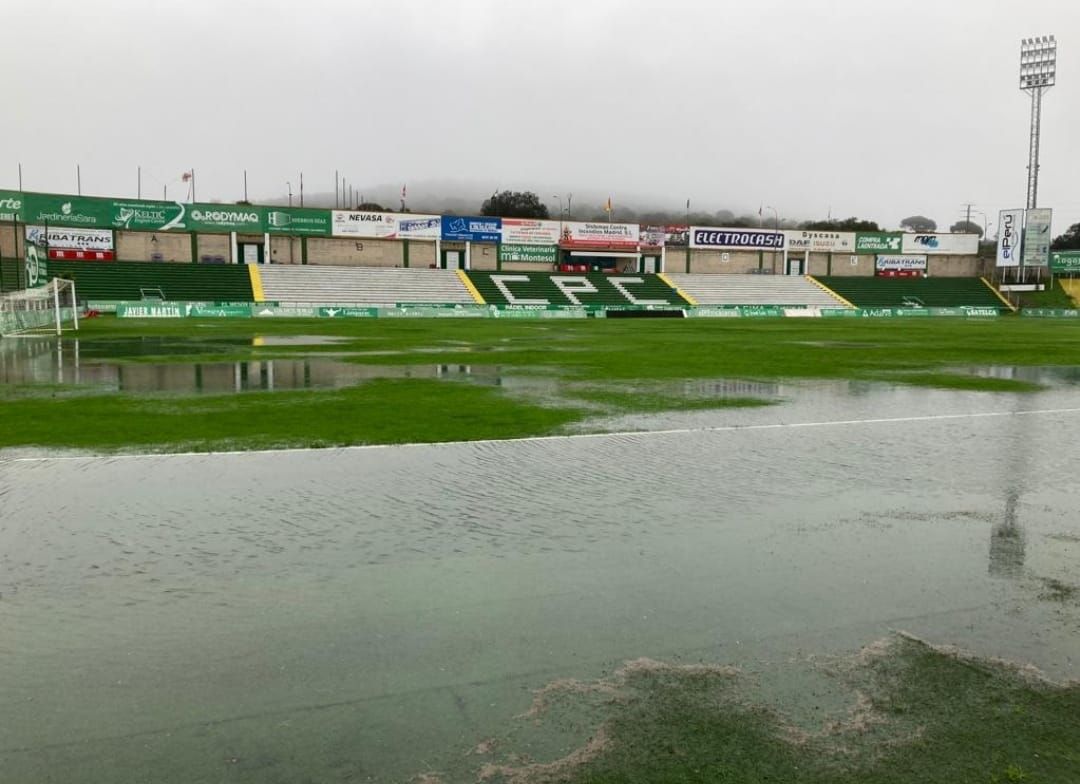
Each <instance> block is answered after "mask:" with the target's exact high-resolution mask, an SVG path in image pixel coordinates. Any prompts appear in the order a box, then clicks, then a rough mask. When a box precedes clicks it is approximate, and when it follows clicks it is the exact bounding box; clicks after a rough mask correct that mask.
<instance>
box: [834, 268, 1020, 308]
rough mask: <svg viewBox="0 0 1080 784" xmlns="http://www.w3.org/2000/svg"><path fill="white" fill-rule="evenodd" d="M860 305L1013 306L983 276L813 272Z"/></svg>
mask: <svg viewBox="0 0 1080 784" xmlns="http://www.w3.org/2000/svg"><path fill="white" fill-rule="evenodd" d="M814 279H815V280H817V281H818V282H819V283H821V284H822V285H823V286H825V287H827V288H828V289H830V290H831V291H833V292H835V293H837V294H839V295H840V296H841V297H843V298H844V299H846V300H847V301H848V302H850V303H851V304H853V305H855V306H856V307H859V308H905V307H912V308H921V307H927V308H938V307H979V308H1009V307H1010V306H1009V305H1008V304H1007V303H1006V302H1005V301H1004V300H1003V299H1002V298H1001V297H1000V296H998V294H997V292H996V291H995V290H994V289H993V288H992V287H991V286H990V285H989V284H988V283H986V281H984V280H983V279H982V278H914V277H910V278H904V277H896V278H886V277H874V278H864V277H845V276H839V275H831V276H824V275H820V276H814Z"/></svg>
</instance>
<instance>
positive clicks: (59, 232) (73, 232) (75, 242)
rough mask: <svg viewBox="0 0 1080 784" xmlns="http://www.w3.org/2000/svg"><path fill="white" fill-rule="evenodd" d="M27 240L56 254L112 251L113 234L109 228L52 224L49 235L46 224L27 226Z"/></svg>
mask: <svg viewBox="0 0 1080 784" xmlns="http://www.w3.org/2000/svg"><path fill="white" fill-rule="evenodd" d="M26 242H27V243H28V244H30V245H37V246H38V247H40V248H46V247H47V249H48V251H49V252H50V253H52V254H53V255H54V256H55V255H56V252H58V251H69V250H70V251H103V252H104V251H111V250H112V249H113V234H112V232H111V231H110V230H109V229H70V228H67V227H66V226H50V227H49V232H48V237H46V234H45V227H44V226H27V227H26Z"/></svg>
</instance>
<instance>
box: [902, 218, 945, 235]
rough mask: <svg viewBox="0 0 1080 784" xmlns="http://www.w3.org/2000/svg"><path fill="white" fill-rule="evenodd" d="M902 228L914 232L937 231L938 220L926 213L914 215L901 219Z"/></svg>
mask: <svg viewBox="0 0 1080 784" xmlns="http://www.w3.org/2000/svg"><path fill="white" fill-rule="evenodd" d="M900 228H902V229H907V230H908V231H914V232H928V231H936V230H937V221H934V220H931V219H930V218H927V217H926V216H925V215H912V216H911V217H909V218H904V219H903V220H902V221H900Z"/></svg>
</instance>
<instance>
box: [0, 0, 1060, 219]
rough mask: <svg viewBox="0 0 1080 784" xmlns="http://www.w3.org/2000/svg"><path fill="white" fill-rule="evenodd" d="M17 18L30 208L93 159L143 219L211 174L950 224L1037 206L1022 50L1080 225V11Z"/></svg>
mask: <svg viewBox="0 0 1080 784" xmlns="http://www.w3.org/2000/svg"><path fill="white" fill-rule="evenodd" d="M5 6H6V7H5V9H4V17H5V19H6V22H7V23H6V24H5V25H4V27H5V29H6V31H7V33H8V34H7V35H5V36H4V41H3V43H2V44H0V73H3V74H4V75H5V76H6V78H5V79H4V81H3V89H2V90H0V106H2V107H3V115H4V121H3V123H2V124H0V188H14V187H16V186H17V165H18V163H20V162H21V163H22V166H23V185H24V188H26V189H27V190H42V191H60V192H68V191H70V192H74V190H75V165H76V163H79V164H81V167H82V183H83V193H84V194H98V195H124V196H134V195H135V188H136V167H137V166H138V165H141V166H142V167H143V188H144V197H145V196H147V195H152V196H158V195H160V193H161V191H162V186H163V185H164V184H169V190H170V196H174V195H178V194H180V193H181V192H182V190H183V189H182V187H181V185H180V183H179V177H180V174H181V172H183V171H184V170H185V169H187V168H191V167H194V168H195V170H196V172H197V182H198V193H197V195H198V197H199V199H200V200H201V201H202V200H209V199H211V198H217V199H223V200H235V199H237V198H240V197H241V196H242V171H243V169H245V168H246V169H247V170H248V177H249V193H250V196H251V198H252V199H253V200H260V199H266V198H272V197H281V196H284V194H285V192H286V185H285V183H286V181H290V180H291V181H292V185H293V188H294V190H296V189H297V187H298V176H299V175H298V173H299V172H300V171H303V172H304V175H305V184H306V189H307V191H308V192H309V193H311V192H313V191H327V192H332V190H333V177H334V170H335V169H340V170H341V171H342V172H343V173H344V174H345V176H347V177H348V178H349V180H350V182H354V183H356V185H357V186H358V187H367V188H370V187H371V186H373V185H378V184H389V183H393V184H395V185H396V184H398V183H409V185H410V188H409V196H410V201H412V200H422V199H423V198H424V196H425V195H426V194H425V193H424V191H425V188H427V189H428V190H429V191H430V189H431V186H430V183H432V182H434V181H445V180H447V179H451V180H460V181H462V182H465V183H469V184H470V185H471V186H472V187H474V188H478V189H480V190H484V191H486V190H487V189H491V190H494V189H495V188H504V189H529V190H535V191H537V192H538V193H540V194H541V195H542V196H543V197H544V198H545V199H547V200H549V201H550V199H549V198H548V197H550V196H552V195H553V194H554V193H556V192H568V191H569V192H577V194H579V195H578V196H577V197H576V198H575V204H579V203H581V200H582V199H586V205H589V203H590V202H589V200H590V199H592V200H595V201H597V202H599V201H600V200H601V199H602V198H603V195H606V194H608V193H610V194H611V195H612V197H613V199H614V201H615V203H616V205H618V204H619V203H627V204H630V203H635V204H639V205H641V206H646V205H655V206H657V207H665V208H670V209H673V210H681V209H683V207H684V205H685V201H686V199H688V198H689V199H691V200H692V203H693V207H694V209H707V210H710V211H711V210H717V209H721V208H727V209H733V210H736V211H746V212H753V213H756V212H757V211H758V207H759V205H761V204H766V205H770V206H775V207H776V208H777V210H778V211H779V213H780V215H781V217H791V218H818V217H825V216H826V215H827V214H828V213H829V212H830V211H831V214H832V215H833V216H834V217H836V216H848V215H858V216H860V217H868V218H874V219H877V220H879V221H880V222H883V223H885V224H888V225H891V226H895V225H896V224H897V223H898V222H899V220H900V219H901V218H903V217H905V216H907V215H910V214H913V213H922V214H926V215H929V216H930V217H932V218H934V219H935V220H937V221H938V223H939V225H941V226H945V227H947V226H948V225H949V224H950V223H952V222H953V221H954V220H956V219H957V218H958V217H959V216H960V214H961V210H962V207H961V204H962V203H964V202H969V201H970V202H974V203H975V205H976V209H977V210H982V211H983V212H985V213H986V214H988V215H991V216H994V217H996V215H997V210H998V209H1001V208H1005V207H1012V206H1023V203H1024V196H1025V185H1026V169H1025V167H1026V163H1027V139H1028V108H1029V103H1028V100H1027V98H1026V96H1025V95H1024V94H1023V93H1021V92H1020V91H1019V89H1018V87H1017V85H1018V74H1017V71H1018V62H1019V42H1020V38H1022V37H1027V36H1032V35H1043V34H1056V36H1057V38H1058V41H1059V45H1060V52H1059V60H1058V85H1059V86H1058V87H1056V88H1054V89H1053V90H1051V91H1050V92H1049V94H1048V95H1047V96H1046V99H1045V103H1044V111H1043V127H1044V132H1043V147H1042V171H1041V179H1040V194H1039V196H1040V198H1039V204H1040V206H1048V207H1053V208H1055V215H1054V231H1055V233H1058V232H1059V231H1061V230H1064V228H1066V227H1067V226H1068V225H1069V224H1071V223H1075V222H1077V221H1080V189H1078V188H1077V182H1078V180H1080V145H1078V144H1077V143H1076V141H1075V140H1076V138H1077V129H1080V102H1078V101H1077V100H1076V96H1077V95H1078V94H1080V2H1078V0H933V1H930V0H904V1H903V2H882V1H881V0H816V1H815V2H804V1H803V0H742V1H741V2H730V1H729V0H713V1H712V2H706V1H704V0H702V1H701V2H690V1H689V0H666V2H662V3H661V2H655V1H653V2H633V1H632V0H621V1H620V0H547V1H546V2H511V1H510V0H502V1H501V2H495V1H494V0H491V1H489V0H410V1H409V2H394V1H393V0H383V1H382V2H367V1H366V0H351V1H347V0H304V2H296V0H290V1H289V2H279V0H258V1H256V0H183V2H176V3H165V2H152V3H148V2H146V0H78V1H77V0H32V1H30V0H26V1H24V2H18V1H17V0H9V1H8V2H6V3H5ZM425 183H428V185H425ZM398 187H400V186H398ZM586 194H589V195H586ZM596 207H599V203H597V204H596V205H593V209H595V208H596ZM575 211H577V210H576V209H575ZM766 214H768V215H771V212H768V211H766ZM976 219H977V220H978V221H979V222H981V217H977V218H976ZM991 222H992V223H993V220H992V221H991Z"/></svg>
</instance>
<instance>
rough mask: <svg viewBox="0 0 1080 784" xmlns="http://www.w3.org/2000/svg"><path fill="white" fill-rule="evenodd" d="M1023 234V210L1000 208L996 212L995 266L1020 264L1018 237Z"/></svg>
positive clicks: (1015, 265)
mask: <svg viewBox="0 0 1080 784" xmlns="http://www.w3.org/2000/svg"><path fill="white" fill-rule="evenodd" d="M1023 235H1024V211H1023V210H1002V211H1001V212H999V213H998V246H997V266H999V267H1019V266H1020V238H1021V237H1022V236H1023Z"/></svg>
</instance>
